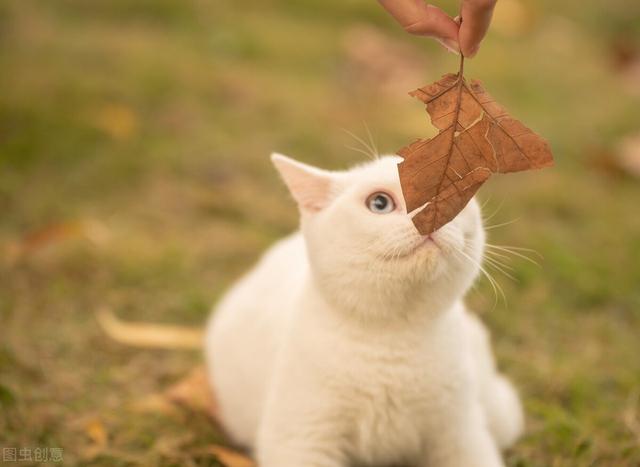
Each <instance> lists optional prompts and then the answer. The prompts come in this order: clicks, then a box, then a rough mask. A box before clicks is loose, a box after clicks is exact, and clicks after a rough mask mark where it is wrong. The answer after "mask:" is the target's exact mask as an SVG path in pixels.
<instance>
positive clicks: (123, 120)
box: [93, 103, 138, 141]
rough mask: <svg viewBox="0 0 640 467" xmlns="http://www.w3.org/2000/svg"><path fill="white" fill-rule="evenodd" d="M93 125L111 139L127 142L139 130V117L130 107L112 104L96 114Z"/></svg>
mask: <svg viewBox="0 0 640 467" xmlns="http://www.w3.org/2000/svg"><path fill="white" fill-rule="evenodd" d="M93 123H94V125H95V126H96V127H97V128H99V129H100V130H102V131H103V132H105V133H106V134H107V135H109V136H110V137H111V139H113V140H116V141H127V140H129V139H131V137H132V136H134V135H135V134H136V132H137V130H138V115H137V113H136V112H135V109H133V108H132V107H129V106H128V105H124V104H116V103H110V104H107V105H105V106H104V107H102V108H101V109H100V110H99V111H98V112H96V114H95V116H94V118H93Z"/></svg>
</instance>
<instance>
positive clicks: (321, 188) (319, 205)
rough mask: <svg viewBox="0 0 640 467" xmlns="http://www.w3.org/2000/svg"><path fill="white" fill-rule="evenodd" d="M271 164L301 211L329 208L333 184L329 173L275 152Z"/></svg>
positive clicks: (316, 210)
mask: <svg viewBox="0 0 640 467" xmlns="http://www.w3.org/2000/svg"><path fill="white" fill-rule="evenodd" d="M271 162H273V165H275V167H276V169H278V172H280V176H281V177H282V179H283V180H284V183H285V184H286V185H287V188H289V192H290V193H291V196H293V198H294V199H295V200H296V202H297V203H298V206H299V208H300V210H301V211H306V212H318V211H320V210H321V209H323V208H324V207H326V206H327V204H328V203H329V199H330V194H331V184H332V177H331V174H330V173H329V172H327V171H326V170H322V169H318V168H316V167H312V166H310V165H307V164H303V163H302V162H298V161H296V160H293V159H291V158H290V157H287V156H284V155H282V154H278V153H275V152H274V153H273V154H271Z"/></svg>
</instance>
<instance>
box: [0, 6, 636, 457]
mask: <svg viewBox="0 0 640 467" xmlns="http://www.w3.org/2000/svg"><path fill="white" fill-rule="evenodd" d="M445 7H446V8H447V9H448V11H449V12H451V13H454V12H455V10H456V8H457V7H456V5H455V4H454V2H449V3H445ZM639 17H640V9H639V7H638V5H637V4H634V5H631V4H630V3H629V2H625V1H624V0H616V1H612V2H608V3H607V5H606V11H603V10H602V5H601V4H599V3H597V2H592V1H587V2H578V1H576V0H573V1H568V2H552V1H551V0H544V1H540V2H535V3H530V2H522V1H521V0H500V2H498V15H497V17H496V20H495V22H494V25H493V27H492V30H491V34H490V36H489V37H488V39H487V40H486V42H485V44H484V46H483V48H482V49H481V51H480V54H479V55H478V57H477V58H475V59H474V60H472V61H469V63H468V65H467V66H466V69H467V75H468V76H472V77H476V78H479V79H481V80H482V81H483V82H484V84H485V86H486V88H487V89H488V90H489V91H490V92H491V93H492V94H493V95H494V96H495V97H496V98H497V100H498V101H500V102H502V103H503V104H504V105H505V106H506V107H507V108H508V109H509V110H510V111H511V113H512V114H513V115H514V116H516V117H518V118H520V119H521V120H523V121H524V122H525V123H527V124H528V125H529V126H531V127H532V128H534V129H535V130H536V131H538V132H539V133H541V134H542V135H544V136H545V137H546V138H548V140H549V141H550V144H551V146H552V148H553V150H554V153H555V157H556V162H557V164H556V167H555V168H553V169H546V170H544V171H539V172H535V173H534V172H529V173H523V174H518V175H510V176H502V177H494V179H492V180H491V181H490V182H489V183H487V184H486V186H485V187H483V188H482V189H481V191H480V195H479V196H480V198H481V200H482V202H483V203H485V208H484V210H485V214H486V216H487V217H488V218H489V217H490V219H488V220H487V223H488V225H490V226H495V227H492V228H491V230H490V237H491V240H490V241H491V242H492V243H494V244H497V245H514V246H518V247H522V248H531V249H534V250H536V251H537V252H539V254H540V255H541V256H542V258H538V257H537V256H536V255H533V256H535V257H536V258H537V259H536V260H537V262H538V263H540V266H539V267H538V266H535V265H533V264H531V263H529V262H527V261H525V260H522V259H521V258H517V257H513V258H512V260H511V262H510V264H511V266H512V267H513V268H514V271H512V272H511V274H512V275H513V276H514V277H515V280H512V279H509V278H508V277H505V276H504V275H502V274H500V272H498V271H495V270H493V273H494V274H495V277H496V280H498V281H499V283H500V284H501V286H502V288H503V289H504V294H505V296H506V301H505V300H504V299H502V298H500V297H499V298H498V299H497V300H496V299H495V298H494V294H493V291H492V288H491V287H490V284H489V283H488V281H486V280H481V281H480V282H479V283H478V285H477V287H476V288H475V289H474V290H473V291H472V293H471V294H470V296H469V302H470V304H471V305H472V306H473V307H474V309H475V310H477V311H478V312H479V313H480V314H481V315H482V317H483V319H484V320H485V321H486V322H487V323H488V324H489V326H490V328H491V329H492V333H493V338H494V343H495V347H496V351H497V355H498V359H499V362H500V365H501V367H502V368H503V369H504V371H505V372H506V373H507V374H508V375H510V376H511V377H512V378H513V380H514V381H515V382H516V384H517V386H518V387H519V388H520V390H521V393H522V395H523V397H524V401H525V406H526V412H527V433H526V436H525V437H524V438H523V439H522V440H521V441H520V442H519V443H518V444H517V445H516V446H515V447H514V448H513V449H512V450H510V451H509V452H508V455H507V459H508V464H509V465H510V466H523V467H524V466H587V465H589V466H591V465H603V466H631V465H639V464H640V420H639V417H640V414H639V412H638V410H639V409H638V399H639V397H640V358H638V355H640V339H639V337H638V336H639V333H640V287H639V285H640V216H639V215H638V202H639V201H640V183H639V182H638V179H637V178H635V179H634V178H633V176H630V175H628V174H626V173H625V172H624V171H621V170H619V169H618V168H617V166H616V163H615V158H616V155H617V151H619V149H618V147H619V142H620V141H621V140H622V139H623V138H625V137H627V136H628V135H631V134H633V133H634V132H637V131H638V129H639V126H640V125H639V123H640V115H639V113H638V108H639V104H640V85H639V84H638V83H640V78H639V77H638V75H635V79H634V75H629V73H631V71H629V69H628V68H629V63H631V64H632V65H633V64H635V66H636V68H637V65H638V63H640V62H637V63H636V61H637V60H638V56H637V53H638V46H639V45H640V44H639V41H640V29H639V28H640V26H639V25H640V21H638V18H639ZM456 69H457V57H455V56H454V55H452V54H449V53H446V52H444V51H443V50H441V49H440V48H439V47H438V46H437V45H436V44H434V43H432V42H431V41H429V40H428V39H423V38H414V37H410V36H408V35H406V34H404V33H403V32H402V31H400V30H399V28H398V27H397V26H396V25H395V24H393V23H392V22H391V20H390V19H389V18H388V17H387V15H386V14H385V13H384V11H383V10H382V9H381V8H380V7H379V6H378V5H377V4H376V2H374V1H373V0H348V1H342V0H323V1H320V0H304V1H296V2H288V1H285V0H272V1H268V2H264V1H262V2H259V1H253V0H249V1H247V2H231V1H228V2H225V1H220V0H217V1H214V0H194V1H189V2H185V1H178V0H139V1H135V2H133V1H131V2H129V1H124V0H109V1H107V0H96V1H92V2H82V1H79V0H59V1H55V2H54V1H35V0H7V1H4V2H2V3H0V70H2V72H1V73H0V89H2V92H1V93H0V212H2V216H1V218H0V247H1V249H0V251H2V261H0V447H3V448H5V447H6V448H16V449H20V448H29V449H32V448H36V447H48V448H53V447H61V448H63V449H64V460H65V464H68V465H96V466H98V465H158V466H169V465H187V466H188V465H217V464H216V461H215V459H214V457H213V456H212V455H211V454H209V446H211V445H212V444H213V443H215V442H216V440H218V439H219V437H218V435H217V434H216V432H215V430H214V429H213V427H212V426H211V424H210V423H209V421H208V420H207V418H206V416H205V415H204V414H203V413H200V412H198V411H189V410H187V409H185V410H172V409H170V408H168V407H166V406H165V405H163V404H162V403H160V402H158V403H157V404H154V403H153V401H157V398H156V396H157V395H158V394H162V393H163V391H165V390H166V388H168V387H170V386H171V385H172V384H174V383H175V382H176V381H179V380H180V379H181V378H183V377H184V376H185V375H186V374H187V373H188V372H189V371H190V370H191V368H193V367H194V366H196V365H198V364H199V363H201V361H202V357H201V355H200V354H199V352H197V351H185V350H171V349H164V350H148V349H140V348H134V347H129V346H125V345H121V344H118V343H116V342H114V341H112V340H110V339H109V338H107V337H106V336H105V335H104V333H103V332H102V330H101V329H100V327H99V326H98V324H97V322H96V319H95V313H96V311H97V310H98V309H100V307H103V306H107V307H109V308H110V309H112V310H113V311H114V312H116V313H117V314H118V316H120V317H121V318H124V319H129V320H140V321H149V322H159V323H174V324H183V325H192V326H202V325H203V323H204V321H205V319H206V317H207V315H208V312H209V309H210V306H211V304H213V303H214V302H215V300H216V299H217V298H218V297H219V296H220V294H221V293H222V292H223V291H224V290H225V288H226V287H227V286H228V285H229V284H231V283H232V282H233V280H234V279H235V278H237V277H238V276H239V275H240V274H241V273H242V272H243V271H244V270H246V268H247V267H249V266H250V265H251V263H252V262H253V261H255V259H256V258H257V257H258V255H259V254H260V252H261V251H262V250H264V249H265V248H266V247H267V246H268V245H269V244H270V243H272V242H273V241H274V240H275V239H277V238H279V237H280V236H282V235H284V234H285V233H287V232H289V231H291V230H293V229H295V227H296V222H297V219H296V212H295V207H294V206H293V204H292V202H291V201H290V200H289V198H288V196H287V194H286V192H285V190H284V188H283V187H282V185H281V183H280V182H279V180H278V178H277V177H276V174H275V172H274V170H273V169H272V167H271V166H270V163H269V160H268V154H269V152H270V151H272V150H277V151H280V152H284V153H287V154H290V155H292V156H295V157H297V158H299V159H302V160H304V161H306V162H310V163H315V164H318V165H322V166H323V167H328V168H342V167H347V166H349V165H350V164H352V163H355V162H358V161H361V160H363V158H364V156H363V155H362V154H360V153H359V152H358V151H356V150H352V149H350V147H351V146H356V147H358V148H360V149H362V148H361V146H359V143H358V142H356V141H355V139H354V138H353V137H352V136H350V135H349V134H348V133H347V132H345V131H343V130H347V131H349V132H352V133H355V134H356V135H358V136H360V137H362V138H365V139H367V138H368V136H367V127H368V128H369V129H370V131H371V133H372V135H373V139H374V140H375V141H376V142H377V144H378V146H379V148H380V150H381V151H383V152H394V151H395V150H396V149H397V148H399V147H401V146H402V145H404V144H405V143H407V142H409V141H412V140H413V139H414V138H417V137H423V136H427V135H431V134H433V129H432V128H430V127H429V125H428V123H427V119H426V114H425V113H424V109H423V106H422V104H420V103H419V102H418V101H415V100H413V99H411V98H409V97H408V96H406V91H408V90H410V89H412V88H414V87H416V86H419V85H422V84H425V83H428V82H430V81H432V80H434V79H437V78H438V77H439V76H440V75H441V74H443V73H446V72H449V71H455V70H456ZM630 69H631V70H633V67H631V68H630ZM638 69H640V68H638ZM511 221H514V222H511ZM505 223H506V224H505ZM500 224H505V225H500ZM154 395H155V396H154ZM3 455H4V451H3ZM5 460H6V459H5ZM28 464H29V462H26V461H25V462H23V463H21V464H20V465H28Z"/></svg>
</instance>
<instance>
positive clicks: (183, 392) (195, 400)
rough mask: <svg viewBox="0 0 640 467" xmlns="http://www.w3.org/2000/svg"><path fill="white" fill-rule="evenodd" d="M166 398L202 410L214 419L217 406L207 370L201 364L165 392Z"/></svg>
mask: <svg viewBox="0 0 640 467" xmlns="http://www.w3.org/2000/svg"><path fill="white" fill-rule="evenodd" d="M165 394H166V396H167V398H168V399H169V400H170V401H171V402H174V403H176V404H178V405H180V406H182V407H186V408H188V409H190V410H193V411H196V412H203V413H206V414H207V415H208V416H210V417H211V418H212V419H214V420H215V419H216V417H217V413H218V408H217V406H216V402H215V399H214V398H213V394H212V392H211V388H210V386H209V380H208V378H207V371H206V369H205V368H204V367H203V366H199V367H196V368H194V369H193V370H191V372H190V373H189V374H188V375H187V376H186V377H184V378H183V379H181V380H180V381H178V382H177V383H176V384H174V385H173V386H171V387H170V388H169V389H168V390H167V391H166V392H165Z"/></svg>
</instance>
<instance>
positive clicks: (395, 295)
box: [272, 154, 485, 313]
mask: <svg viewBox="0 0 640 467" xmlns="http://www.w3.org/2000/svg"><path fill="white" fill-rule="evenodd" d="M401 160H402V159H401V158H400V157H398V156H384V157H381V158H379V159H377V160H374V161H372V162H369V163H367V164H363V165H360V166H357V167H355V168H353V169H351V170H348V171H342V172H331V171H326V170H322V169H318V168H315V167H311V166H309V165H306V164H302V163H300V162H297V161H294V160H293V159H290V158H288V157H286V156H283V155H280V154H273V155H272V161H273V163H274V165H275V166H276V168H277V169H278V171H279V172H280V174H281V176H282V178H283V179H284V181H285V183H286V185H287V186H288V188H289V191H290V192H291V195H292V196H293V198H294V199H295V200H296V202H297V204H298V207H299V210H300V214H301V229H302V232H303V235H304V237H305V242H306V245H307V251H308V256H309V260H310V264H311V269H312V274H313V276H314V281H315V282H316V283H317V284H318V287H319V288H320V290H321V291H322V293H323V294H324V295H325V297H326V298H327V299H328V300H330V301H337V302H338V303H337V304H338V305H340V306H346V307H348V308H351V309H357V310H358V311H362V312H363V313H367V312H372V313H373V312H376V311H380V310H378V308H384V309H386V308H388V307H405V308H410V307H412V306H417V307H420V306H422V307H424V306H425V301H426V302H427V303H426V304H427V305H432V306H435V307H438V306H447V305H449V304H451V302H453V301H455V300H457V299H458V298H460V297H461V296H462V295H463V294H464V293H465V292H466V290H467V289H468V288H469V287H470V286H471V284H472V282H473V280H474V279H475V278H476V276H477V275H478V272H479V269H480V261H481V257H482V252H483V248H484V240H485V235H484V230H483V227H482V219H481V215H480V208H479V206H478V204H477V203H476V202H475V200H471V202H469V204H468V205H467V206H466V207H465V208H464V209H463V210H462V211H461V212H460V213H459V214H458V215H457V216H456V218H455V219H453V220H452V221H451V222H449V223H448V224H446V225H445V226H443V227H442V228H440V229H439V230H437V231H436V232H434V233H432V234H431V235H429V236H423V235H421V234H420V233H418V231H417V230H416V228H415V226H414V225H413V223H412V221H411V217H410V216H409V215H408V214H407V212H406V207H405V203H404V199H403V196H402V190H401V187H400V181H399V178H398V168H397V164H398V163H399V162H400V161H401ZM367 310H369V311H367Z"/></svg>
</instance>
